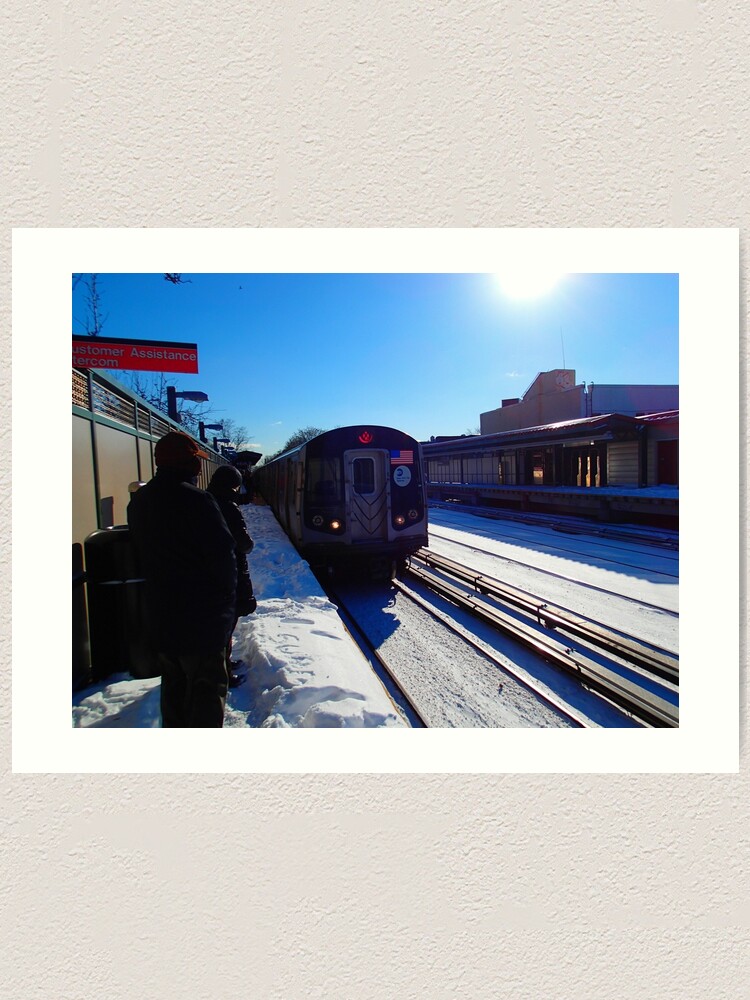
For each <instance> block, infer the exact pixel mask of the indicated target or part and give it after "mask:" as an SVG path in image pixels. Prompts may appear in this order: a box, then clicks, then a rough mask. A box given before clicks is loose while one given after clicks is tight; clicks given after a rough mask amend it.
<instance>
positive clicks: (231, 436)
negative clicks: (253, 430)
mask: <svg viewBox="0 0 750 1000" xmlns="http://www.w3.org/2000/svg"><path fill="white" fill-rule="evenodd" d="M222 423H223V425H224V432H223V435H222V437H225V438H226V439H227V440H228V441H229V447H230V448H234V450H235V451H242V448H243V445H247V444H248V442H249V440H250V434H249V432H248V429H247V427H243V426H242V425H240V424H236V423H235V422H234V420H231V419H229V418H227V419H226V420H223V421H222Z"/></svg>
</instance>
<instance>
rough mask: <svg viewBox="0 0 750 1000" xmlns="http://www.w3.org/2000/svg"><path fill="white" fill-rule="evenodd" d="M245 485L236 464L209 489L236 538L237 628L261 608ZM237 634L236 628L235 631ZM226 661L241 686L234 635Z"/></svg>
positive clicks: (214, 479) (231, 682)
mask: <svg viewBox="0 0 750 1000" xmlns="http://www.w3.org/2000/svg"><path fill="white" fill-rule="evenodd" d="M241 485H242V473H241V472H240V470H239V469H236V468H235V467H234V466H233V465H220V466H219V468H218V469H217V470H216V472H214V474H213V476H212V477H211V482H210V483H209V484H208V486H207V487H206V489H207V492H208V493H210V494H211V496H212V497H213V498H214V500H215V501H216V503H217V504H218V505H219V510H220V511H221V513H222V516H223V518H224V520H225V521H226V523H227V527H228V528H229V530H230V531H231V532H232V538H234V545H235V548H234V555H235V558H236V560H237V604H236V607H235V615H236V617H235V623H234V624H235V626H236V625H237V622H238V621H239V619H240V616H244V615H251V614H252V613H253V611H255V608H256V607H257V602H256V600H255V595H254V594H253V582H252V580H251V579H250V573H249V571H248V568H247V555H248V553H250V552H251V551H252V549H253V544H254V543H253V540H252V538H251V537H250V535H249V534H248V530H247V527H246V525H245V519H244V517H243V516H242V511H241V510H240V508H239V507H238V506H237V501H238V499H239V490H240V486H241ZM232 632H234V628H233V629H232ZM225 661H226V665H227V674H228V675H229V686H230V688H231V687H238V686H239V685H240V684H241V683H242V681H243V680H244V676H243V675H241V674H237V673H235V668H236V667H238V666H239V664H240V661H238V660H233V659H232V636H231V635H230V636H229V642H228V643H227V647H226V651H225Z"/></svg>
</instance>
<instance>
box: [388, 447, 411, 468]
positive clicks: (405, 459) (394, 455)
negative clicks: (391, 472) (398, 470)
mask: <svg viewBox="0 0 750 1000" xmlns="http://www.w3.org/2000/svg"><path fill="white" fill-rule="evenodd" d="M391 465H414V452H413V451H403V450H402V451H392V452H391Z"/></svg>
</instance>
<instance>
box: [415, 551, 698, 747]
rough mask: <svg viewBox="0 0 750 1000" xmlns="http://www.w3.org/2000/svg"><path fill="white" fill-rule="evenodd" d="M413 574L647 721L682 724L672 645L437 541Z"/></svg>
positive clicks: (417, 561) (649, 723)
mask: <svg viewBox="0 0 750 1000" xmlns="http://www.w3.org/2000/svg"><path fill="white" fill-rule="evenodd" d="M406 575H407V576H411V577H412V578H415V579H418V580H420V581H421V582H422V583H423V584H424V585H425V586H427V587H428V588H429V589H430V590H432V591H434V592H436V593H438V594H440V595H441V596H443V597H445V598H447V599H448V600H449V601H450V602H451V603H453V604H455V605H458V606H459V607H461V608H463V609H465V610H467V611H469V612H471V613H472V614H473V615H475V616H477V617H479V618H481V619H482V620H483V621H485V622H487V623H488V624H490V625H491V626H492V627H493V628H495V629H498V630H500V631H501V632H503V633H504V634H506V635H508V636H510V637H511V638H512V639H514V640H515V641H517V642H520V643H521V644H522V645H524V646H526V647H529V648H531V649H532V650H534V651H535V653H536V654H537V655H539V656H540V657H542V658H543V659H544V660H546V661H547V662H549V663H552V664H553V665H555V666H556V667H558V668H559V669H561V670H563V671H565V672H566V673H568V674H571V675H573V676H575V677H577V678H578V680H579V681H580V682H581V683H582V684H583V685H584V686H586V687H588V688H589V689H591V690H593V691H595V692H597V693H598V694H600V695H601V696H602V697H604V698H606V699H607V700H609V701H611V702H612V703H613V704H615V705H617V706H618V707H620V708H621V709H623V710H624V711H626V712H627V713H629V714H630V715H632V716H633V718H635V719H637V720H638V721H639V722H641V723H642V724H643V725H645V726H649V727H676V726H677V725H678V721H679V715H678V706H677V704H676V701H677V686H678V683H679V665H678V660H677V657H676V656H674V655H673V654H671V653H669V652H668V651H666V650H662V649H659V648H657V647H655V646H651V645H650V644H648V643H645V642H643V641H642V640H638V639H635V638H633V637H628V636H624V635H623V634H622V633H619V632H616V631H614V630H612V629H609V628H607V627H606V626H604V625H602V624H600V623H597V622H592V621H590V620H588V619H585V618H582V617H581V616H577V615H573V614H572V613H570V612H568V611H566V610H565V609H561V608H556V607H554V606H552V605H549V604H547V603H546V602H543V601H540V600H537V599H534V598H532V597H531V596H530V595H529V594H527V593H525V592H523V591H520V590H517V589H515V588H512V587H508V586H506V585H504V584H503V583H502V582H501V581H499V580H496V579H493V578H492V577H488V576H485V575H483V574H480V573H477V572H476V571H475V570H472V569H471V568H470V567H468V566H464V565H462V564H460V563H457V562H454V561H453V560H450V559H447V558H445V557H444V556H439V555H437V554H436V553H434V552H431V551H430V550H429V549H421V550H420V551H419V552H418V553H417V554H416V555H415V556H412V558H411V559H410V561H409V564H408V566H407V570H406ZM467 587H469V588H470V589H467ZM559 634H562V636H563V637H564V639H563V640H561V638H560V637H559ZM568 637H570V638H571V639H572V640H573V644H571V643H570V642H568Z"/></svg>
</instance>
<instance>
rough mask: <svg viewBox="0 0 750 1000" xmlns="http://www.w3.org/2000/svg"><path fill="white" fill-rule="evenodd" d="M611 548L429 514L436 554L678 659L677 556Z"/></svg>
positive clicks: (467, 517) (534, 529)
mask: <svg viewBox="0 0 750 1000" xmlns="http://www.w3.org/2000/svg"><path fill="white" fill-rule="evenodd" d="M521 532H522V533H523V537H521ZM514 536H515V537H514ZM612 545H613V543H611V542H608V541H607V540H606V539H605V540H602V539H599V538H597V537H595V536H593V535H591V536H586V535H575V536H566V535H564V534H556V535H555V533H554V532H551V531H550V530H549V529H548V528H546V527H544V526H535V525H524V526H523V528H519V527H517V526H516V525H514V524H511V525H510V527H507V526H506V524H505V523H504V522H503V521H502V520H499V521H497V522H493V521H491V520H488V519H486V518H481V517H478V516H475V515H472V514H469V513H466V512H458V511H455V512H454V511H449V510H444V509H441V510H435V511H433V510H430V548H431V549H433V550H434V551H435V552H437V553H440V554H441V555H444V556H446V557H448V558H451V559H455V560H456V561H457V562H461V563H465V564H468V565H471V566H472V567H474V568H475V569H476V570H477V571H478V572H480V573H486V574H487V575H488V576H493V577H496V578H498V579H500V580H501V581H503V582H504V583H507V584H510V585H512V586H515V587H519V588H520V589H522V590H526V591H528V592H529V593H532V594H535V595H538V596H539V597H541V598H542V599H543V600H545V601H548V602H550V603H552V604H556V605H559V606H561V607H564V608H565V607H567V608H570V609H571V610H573V611H576V612H578V613H580V614H582V615H585V616H586V617H588V618H591V619H593V620H595V621H602V622H604V623H605V624H607V625H610V626H612V627H613V628H617V629H620V630H621V631H623V632H625V633H627V634H630V635H634V636H637V637H639V638H641V639H644V640H646V641H648V642H652V643H655V644H656V645H658V646H661V647H663V648H664V649H669V650H672V651H674V652H677V650H678V648H679V636H678V633H679V619H678V618H677V617H675V616H676V614H677V612H678V609H679V578H678V576H677V573H678V568H677V567H678V562H677V559H676V554H674V553H672V554H671V555H670V554H665V553H664V552H663V551H660V550H659V549H654V548H651V550H650V551H649V550H648V547H647V546H644V545H643V544H642V543H638V542H633V543H629V542H627V541H619V542H617V543H616V548H612V549H611V551H608V549H609V547H610V546H612ZM610 559H612V560H614V561H612V562H610V561H609V560H610ZM576 581H577V582H576ZM581 585H582V586H581ZM639 602H647V603H648V602H650V603H652V604H654V605H657V606H658V608H663V609H665V610H658V609H657V608H656V607H654V608H650V607H648V606H644V605H642V604H640V603H639Z"/></svg>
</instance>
